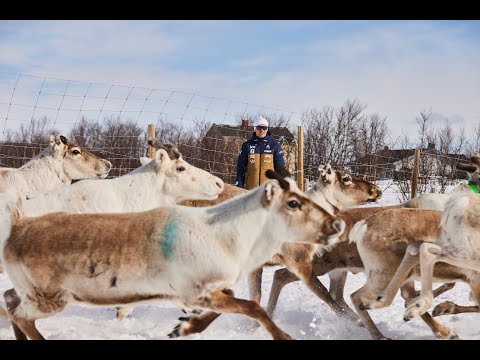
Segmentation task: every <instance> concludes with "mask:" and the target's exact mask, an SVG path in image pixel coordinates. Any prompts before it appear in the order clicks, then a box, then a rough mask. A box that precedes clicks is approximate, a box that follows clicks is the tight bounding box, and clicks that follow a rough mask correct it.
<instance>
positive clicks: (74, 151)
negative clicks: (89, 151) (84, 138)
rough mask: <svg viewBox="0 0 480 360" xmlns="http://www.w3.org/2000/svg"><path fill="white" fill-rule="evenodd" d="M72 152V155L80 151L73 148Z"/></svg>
mask: <svg viewBox="0 0 480 360" xmlns="http://www.w3.org/2000/svg"><path fill="white" fill-rule="evenodd" d="M72 154H73V155H78V154H80V151H79V150H73V151H72Z"/></svg>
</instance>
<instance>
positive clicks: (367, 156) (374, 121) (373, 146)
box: [352, 113, 389, 181]
mask: <svg viewBox="0 0 480 360" xmlns="http://www.w3.org/2000/svg"><path fill="white" fill-rule="evenodd" d="M386 120H387V118H386V117H383V118H381V117H380V115H378V114H376V113H375V114H371V115H365V116H363V117H362V118H361V119H360V121H359V122H358V124H357V131H356V136H355V138H353V139H352V142H353V144H354V159H355V162H356V163H358V164H359V165H360V164H361V165H360V166H356V169H355V170H356V171H355V172H357V173H358V175H363V177H365V178H367V179H368V180H370V181H374V180H377V179H378V168H377V164H379V163H382V161H381V159H380V161H379V159H378V156H377V154H378V152H379V151H380V150H381V149H382V148H383V147H384V146H385V141H386V138H387V136H388V134H389V130H388V126H387V124H386Z"/></svg>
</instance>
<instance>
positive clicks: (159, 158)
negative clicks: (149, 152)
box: [154, 149, 172, 172]
mask: <svg viewBox="0 0 480 360" xmlns="http://www.w3.org/2000/svg"><path fill="white" fill-rule="evenodd" d="M154 161H155V170H156V171H157V172H159V171H160V169H161V168H162V167H163V166H165V164H168V163H169V162H170V161H172V160H170V156H168V153H167V151H166V150H164V149H158V150H157V151H155V159H154Z"/></svg>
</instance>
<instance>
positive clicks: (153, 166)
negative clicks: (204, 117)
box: [22, 139, 224, 217]
mask: <svg viewBox="0 0 480 360" xmlns="http://www.w3.org/2000/svg"><path fill="white" fill-rule="evenodd" d="M148 143H149V144H150V145H151V146H154V147H156V148H157V149H158V150H157V151H156V152H155V159H153V161H149V160H144V159H142V162H143V163H145V165H142V166H140V167H139V168H137V169H135V170H133V171H131V172H129V173H128V174H125V175H122V176H119V177H117V178H114V179H105V180H102V181H92V180H83V181H80V182H78V183H75V184H73V185H71V186H69V187H68V188H65V189H61V190H55V191H51V192H48V193H44V194H41V195H39V196H36V197H34V198H31V199H29V200H26V201H24V203H23V205H22V207H23V212H24V214H25V216H27V217H31V216H40V215H44V214H47V213H51V212H56V211H66V212H70V213H94V212H96V213H105V212H111V213H118V212H136V211H145V210H151V209H153V208H156V207H158V206H166V205H174V204H176V203H178V202H180V201H183V200H188V199H207V200H208V199H215V198H217V196H218V195H219V194H220V193H221V192H222V191H223V187H224V183H223V181H222V180H221V179H220V178H218V177H217V176H213V175H212V174H210V173H209V172H207V171H204V170H201V169H199V168H197V167H195V166H193V165H190V164H189V163H187V162H186V161H185V160H183V158H182V156H181V154H180V153H179V152H178V150H177V148H176V147H173V146H172V145H170V144H166V145H164V144H162V143H161V142H159V141H158V140H156V139H150V140H149V142H148Z"/></svg>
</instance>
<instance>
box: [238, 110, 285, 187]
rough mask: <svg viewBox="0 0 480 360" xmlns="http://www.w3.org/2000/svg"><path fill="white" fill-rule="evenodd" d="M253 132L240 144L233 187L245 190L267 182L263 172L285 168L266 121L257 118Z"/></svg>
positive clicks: (283, 160) (277, 144) (280, 152)
mask: <svg viewBox="0 0 480 360" xmlns="http://www.w3.org/2000/svg"><path fill="white" fill-rule="evenodd" d="M253 126H254V127H255V132H254V133H253V135H252V137H251V138H250V139H249V140H247V141H245V142H244V143H243V144H242V149H241V150H240V154H239V155H238V161H237V178H236V183H235V185H236V186H238V187H241V188H245V189H247V190H250V189H253V188H254V187H256V186H259V185H260V184H263V183H264V182H265V181H267V177H266V176H265V172H266V171H267V170H268V169H272V170H277V171H278V169H279V168H280V167H284V166H285V159H284V158H283V150H282V148H281V147H280V144H279V143H277V142H276V141H275V139H274V138H273V136H272V133H271V132H270V131H269V130H268V121H267V119H265V118H264V117H263V116H258V117H257V118H256V119H255V122H254V124H253Z"/></svg>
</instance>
